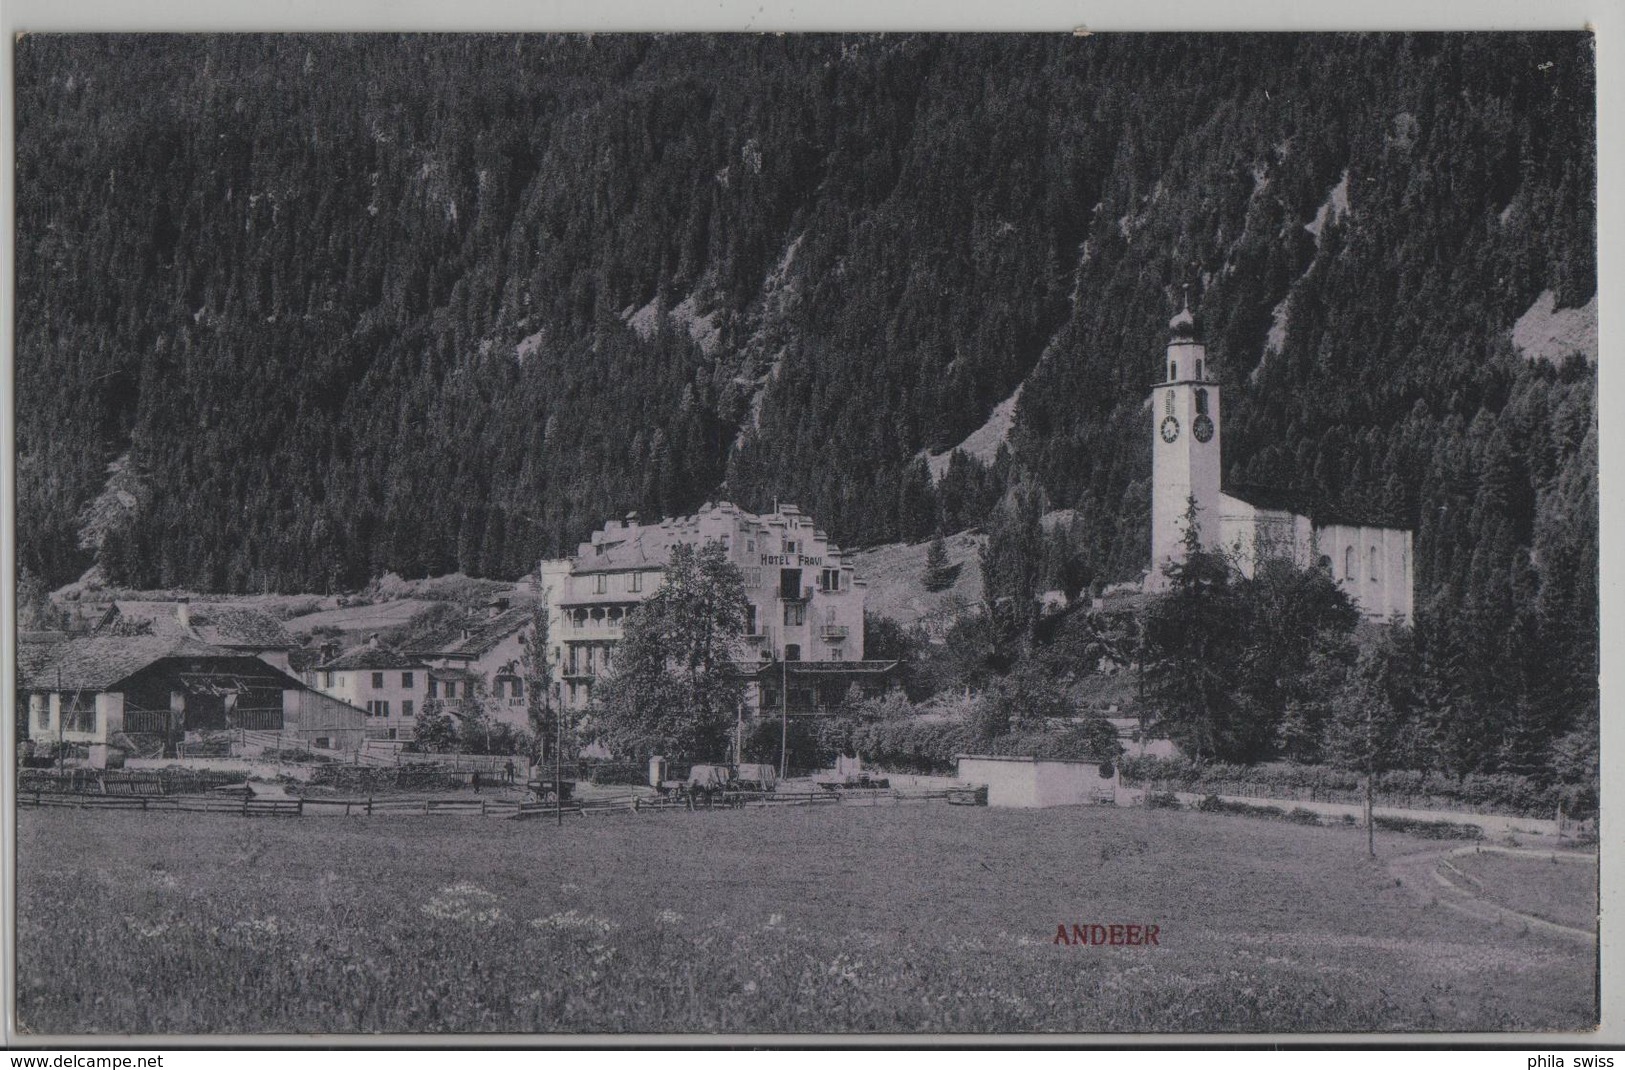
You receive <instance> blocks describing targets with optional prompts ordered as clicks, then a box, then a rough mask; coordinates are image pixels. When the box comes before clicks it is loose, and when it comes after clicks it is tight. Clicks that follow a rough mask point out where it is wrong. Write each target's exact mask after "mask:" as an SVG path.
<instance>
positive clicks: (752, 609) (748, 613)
mask: <svg viewBox="0 0 1625 1070" xmlns="http://www.w3.org/2000/svg"><path fill="white" fill-rule="evenodd" d="M745 634H746V635H760V634H762V633H761V632H759V631H757V630H756V605H755V603H752V604H750V605H748V606H746V607H745Z"/></svg>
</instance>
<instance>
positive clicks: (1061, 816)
mask: <svg viewBox="0 0 1625 1070" xmlns="http://www.w3.org/2000/svg"><path fill="white" fill-rule="evenodd" d="M1378 847H1379V851H1380V852H1382V853H1383V854H1384V855H1388V856H1392V855H1395V854H1400V853H1407V852H1413V851H1421V850H1429V849H1439V845H1435V844H1429V843H1427V842H1426V841H1422V840H1415V839H1410V838H1408V837H1405V836H1400V835H1384V836H1379V839H1378ZM1364 850H1365V843H1364V832H1363V830H1359V829H1344V828H1318V827H1303V826H1297V825H1292V824H1287V823H1280V822H1262V821H1255V820H1249V819H1247V818H1242V817H1235V816H1230V815H1220V814H1212V815H1210V814H1196V813H1169V812H1163V811H1155V810H1151V811H1147V810H1138V809H1134V810H1114V809H1110V808H1088V809H1079V808H1068V809H1057V810H1044V811H1014V810H992V809H985V808H971V807H947V806H941V805H920V806H905V807H893V808H872V809H871V808H848V807H830V808H816V809H796V810H788V811H787V810H774V811H766V810H762V811H757V810H747V811H727V812H716V813H692V814H691V813H669V814H659V815H654V814H645V815H639V816H634V815H624V816H616V817H604V818H593V819H581V818H576V819H574V820H572V821H568V822H567V823H566V824H565V826H564V827H563V828H562V829H559V828H555V827H554V826H553V824H552V823H550V822H540V821H530V822H509V821H502V820H493V819H480V818H459V817H431V818H407V817H402V818H372V819H365V818H352V819H344V818H305V819H302V820H245V819H243V818H240V817H236V816H226V815H221V816H215V815H191V814H187V815H182V814H141V813H110V812H94V811H77V812H76V811H66V810H63V811H51V810H25V811H21V812H20V813H19V814H18V863H19V889H18V892H19V894H18V909H17V919H18V920H17V980H18V1017H19V1021H20V1024H21V1026H22V1028H23V1029H24V1030H25V1031H27V1032H32V1033H36V1034H55V1033H90V1032H130V1033H212V1032H241V1033H259V1032H271V1033H305V1032H338V1033H346V1032H356V1031H360V1032H390V1033H397V1032H398V1033H413V1032H441V1031H449V1032H581V1031H587V1032H668V1031H677V1032H687V1031H705V1032H710V1031H720V1032H777V1033H794V1032H825V1031H860V1032H871V1031H874V1032H911V1031H932V1032H1017V1033H1026V1032H1051V1031H1061V1032H1117V1031H1131V1032H1144V1031H1159V1032H1160V1031H1171V1032H1180V1031H1219V1032H1259V1031H1271V1032H1297V1031H1345V1030H1406V1031H1411V1030H1422V1031H1430V1030H1449V1031H1464V1030H1473V1031H1477V1030H1542V1029H1579V1028H1585V1027H1587V1026H1589V1025H1592V1024H1594V1023H1595V1016H1596V1015H1595V990H1594V985H1595V968H1594V965H1595V951H1594V950H1592V949H1589V948H1584V947H1580V946H1577V945H1575V944H1572V943H1565V942H1562V941H1559V940H1556V939H1553V938H1550V937H1547V936H1543V935H1541V934H1539V933H1534V932H1530V931H1527V930H1526V929H1524V928H1523V927H1522V926H1507V925H1502V926H1495V925H1489V924H1485V923H1482V922H1478V921H1474V920H1472V919H1470V918H1465V917H1462V916H1460V915H1457V914H1455V913H1453V912H1451V911H1449V910H1446V909H1444V908H1442V907H1440V906H1438V905H1437V904H1434V903H1432V902H1430V900H1429V899H1428V897H1427V893H1425V892H1422V893H1418V892H1416V891H1413V890H1412V889H1410V888H1405V887H1400V886H1396V881H1395V878H1394V877H1393V876H1392V875H1391V874H1390V873H1389V872H1388V870H1387V868H1386V866H1385V865H1384V864H1383V863H1382V862H1381V861H1380V860H1379V861H1377V862H1372V861H1370V860H1368V859H1367V858H1366V857H1365V855H1364ZM1492 864H1495V865H1498V863H1492ZM1562 868H1563V870H1564V872H1565V874H1567V875H1570V876H1571V877H1572V876H1575V875H1578V874H1579V873H1581V872H1582V871H1583V867H1580V866H1573V865H1569V866H1564V867H1562ZM1486 872H1487V871H1486ZM1497 872H1499V871H1497ZM1507 872H1509V873H1513V876H1514V877H1515V876H1516V873H1515V872H1514V871H1511V870H1508V871H1507ZM1542 876H1544V873H1543V874H1542ZM1577 888H1578V889H1580V890H1579V891H1575V889H1577ZM1564 889H1566V891H1565V890H1564ZM1542 894H1563V895H1583V894H1585V890H1584V882H1583V881H1570V882H1553V883H1551V884H1550V887H1549V888H1545V889H1543V893H1542ZM1590 894H1591V895H1593V896H1594V894H1595V889H1594V887H1593V888H1591V889H1590ZM1592 902H1593V903H1594V899H1593V900H1592ZM1576 909H1580V908H1576ZM1594 909H1595V908H1594V906H1593V907H1592V910H1593V912H1594ZM1073 923H1077V924H1089V923H1100V924H1111V923H1119V924H1127V923H1135V924H1145V923H1149V924H1155V925H1157V926H1158V927H1159V930H1158V931H1159V940H1158V946H1156V947H1095V946H1085V947H1080V946H1066V945H1057V944H1056V943H1054V942H1053V938H1054V935H1055V931H1056V927H1057V925H1059V924H1066V925H1067V926H1068V927H1070V926H1071V925H1072V924H1073Z"/></svg>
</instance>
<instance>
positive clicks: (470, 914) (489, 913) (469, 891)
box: [423, 881, 502, 925]
mask: <svg viewBox="0 0 1625 1070" xmlns="http://www.w3.org/2000/svg"><path fill="white" fill-rule="evenodd" d="M423 912H424V913H425V914H427V915H429V916H430V917H432V918H444V919H446V920H448V921H466V922H470V923H472V924H475V925H494V924H496V923H497V922H498V921H500V920H501V919H502V909H501V908H500V907H498V906H497V897H496V896H495V895H492V894H491V893H490V892H488V891H486V890H485V889H483V888H480V887H477V886H475V885H473V884H470V883H468V882H467V881H460V882H459V883H457V884H452V885H449V886H447V887H445V888H442V889H440V891H438V892H436V893H435V894H434V895H433V896H431V897H430V898H429V901H428V902H427V903H425V904H423Z"/></svg>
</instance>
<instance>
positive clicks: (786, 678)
mask: <svg viewBox="0 0 1625 1070" xmlns="http://www.w3.org/2000/svg"><path fill="white" fill-rule="evenodd" d="M789 763H790V663H789V662H788V661H786V660H785V658H784V652H783V651H780V652H779V779H780V780H783V779H784V778H785V775H786V772H785V771H786V769H788V767H789Z"/></svg>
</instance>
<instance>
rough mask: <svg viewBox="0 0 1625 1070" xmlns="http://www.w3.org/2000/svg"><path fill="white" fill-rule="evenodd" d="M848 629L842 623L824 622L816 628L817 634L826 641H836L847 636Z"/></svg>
mask: <svg viewBox="0 0 1625 1070" xmlns="http://www.w3.org/2000/svg"><path fill="white" fill-rule="evenodd" d="M848 630H849V629H848V628H847V626H846V625H844V624H825V625H823V626H821V627H820V628H819V629H818V635H819V637H820V638H822V639H823V640H824V641H825V642H826V643H838V642H840V641H841V640H842V639H845V638H846V637H847V633H848Z"/></svg>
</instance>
